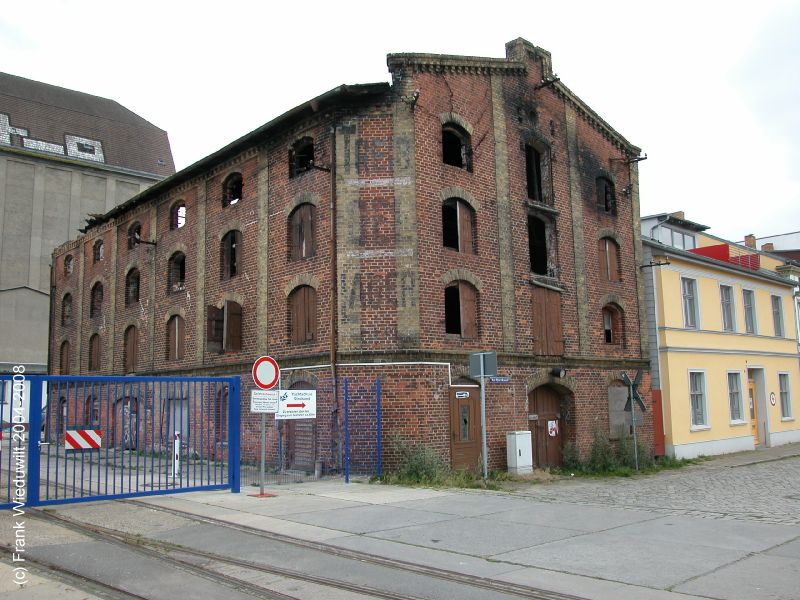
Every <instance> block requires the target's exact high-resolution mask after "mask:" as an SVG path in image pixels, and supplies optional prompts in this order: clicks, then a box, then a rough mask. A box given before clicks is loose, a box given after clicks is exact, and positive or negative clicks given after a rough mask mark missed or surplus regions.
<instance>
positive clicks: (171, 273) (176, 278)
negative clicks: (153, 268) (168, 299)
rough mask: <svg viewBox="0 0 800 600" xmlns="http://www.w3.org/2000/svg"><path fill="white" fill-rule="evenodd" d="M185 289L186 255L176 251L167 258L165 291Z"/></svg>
mask: <svg viewBox="0 0 800 600" xmlns="http://www.w3.org/2000/svg"><path fill="white" fill-rule="evenodd" d="M185 289H186V256H185V255H184V254H183V252H176V253H175V254H173V255H172V256H170V258H169V265H168V267H167V293H168V294H172V293H174V292H182V291H184V290H185Z"/></svg>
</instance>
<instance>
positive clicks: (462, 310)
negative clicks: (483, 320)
mask: <svg viewBox="0 0 800 600" xmlns="http://www.w3.org/2000/svg"><path fill="white" fill-rule="evenodd" d="M477 321H478V312H477V292H476V290H475V288H474V287H472V285H470V284H469V283H467V282H465V281H459V282H457V283H455V284H453V285H450V286H448V287H446V288H444V330H445V333H450V334H454V335H460V336H461V337H462V338H466V339H471V338H475V337H477V335H478V327H477Z"/></svg>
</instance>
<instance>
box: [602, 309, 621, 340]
mask: <svg viewBox="0 0 800 600" xmlns="http://www.w3.org/2000/svg"><path fill="white" fill-rule="evenodd" d="M603 340H604V342H605V343H606V344H620V343H622V315H621V311H620V310H619V309H617V308H616V307H615V306H611V305H609V306H605V307H603Z"/></svg>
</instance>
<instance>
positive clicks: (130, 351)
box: [122, 325, 139, 374]
mask: <svg viewBox="0 0 800 600" xmlns="http://www.w3.org/2000/svg"><path fill="white" fill-rule="evenodd" d="M124 344H125V345H124V347H123V349H122V365H123V368H124V369H125V373H126V374H127V373H134V372H136V355H137V354H138V348H139V341H138V337H137V332H136V327H135V326H134V325H131V326H130V327H128V328H127V329H126V330H125V341H124Z"/></svg>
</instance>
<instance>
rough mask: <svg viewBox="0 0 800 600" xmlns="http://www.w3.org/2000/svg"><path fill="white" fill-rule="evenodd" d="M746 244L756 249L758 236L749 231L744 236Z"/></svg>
mask: <svg viewBox="0 0 800 600" xmlns="http://www.w3.org/2000/svg"><path fill="white" fill-rule="evenodd" d="M744 245H745V246H747V247H748V248H752V249H753V250H755V249H756V236H754V235H753V234H752V233H748V234H747V235H746V236H744Z"/></svg>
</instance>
